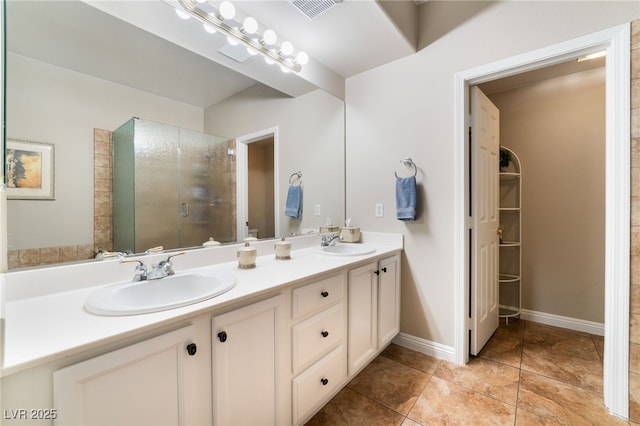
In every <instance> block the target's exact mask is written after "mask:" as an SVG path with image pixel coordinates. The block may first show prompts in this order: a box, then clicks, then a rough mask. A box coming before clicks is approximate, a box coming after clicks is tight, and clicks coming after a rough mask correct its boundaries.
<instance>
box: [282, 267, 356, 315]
mask: <svg viewBox="0 0 640 426" xmlns="http://www.w3.org/2000/svg"><path fill="white" fill-rule="evenodd" d="M343 288H344V276H343V275H335V276H333V277H329V278H325V279H323V280H321V281H317V282H315V283H312V284H307V285H305V286H303V287H298V288H296V289H294V290H293V296H292V309H291V314H292V315H293V318H294V319H295V318H298V317H301V316H304V315H307V314H309V313H311V312H314V311H317V310H318V309H321V308H323V307H325V306H329V305H331V304H332V303H334V302H336V301H338V300H340V299H342V294H343Z"/></svg>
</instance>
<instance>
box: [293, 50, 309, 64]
mask: <svg viewBox="0 0 640 426" xmlns="http://www.w3.org/2000/svg"><path fill="white" fill-rule="evenodd" d="M296 62H297V63H299V64H300V65H305V64H306V63H307V62H309V55H307V52H298V54H297V55H296Z"/></svg>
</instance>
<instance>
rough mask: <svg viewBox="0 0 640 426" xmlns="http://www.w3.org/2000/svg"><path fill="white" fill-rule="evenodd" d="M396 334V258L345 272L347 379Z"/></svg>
mask: <svg viewBox="0 0 640 426" xmlns="http://www.w3.org/2000/svg"><path fill="white" fill-rule="evenodd" d="M399 331H400V256H399V255H395V256H391V257H388V258H385V259H382V260H380V261H378V262H372V263H369V264H367V265H364V266H361V267H359V268H355V269H352V270H351V271H349V349H348V361H349V364H348V365H349V376H353V375H354V374H356V373H357V372H358V371H360V370H361V369H362V368H363V367H364V366H366V365H367V364H368V363H369V361H371V360H372V359H373V357H374V356H376V354H378V353H379V351H380V350H381V349H382V348H384V347H385V346H386V345H387V344H388V343H389V342H391V339H393V338H394V337H395V336H396V335H397V334H398V332H399Z"/></svg>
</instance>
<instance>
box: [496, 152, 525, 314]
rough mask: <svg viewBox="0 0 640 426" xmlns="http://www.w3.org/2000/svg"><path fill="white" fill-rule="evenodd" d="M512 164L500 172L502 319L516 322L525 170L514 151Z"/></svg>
mask: <svg viewBox="0 0 640 426" xmlns="http://www.w3.org/2000/svg"><path fill="white" fill-rule="evenodd" d="M500 149H501V150H505V151H507V152H509V153H510V154H511V161H510V163H509V165H508V166H507V167H505V168H501V169H500V173H499V176H500V207H499V210H500V244H499V245H500V262H499V275H498V282H499V291H500V317H501V318H506V321H507V323H508V322H509V318H515V317H518V316H519V315H520V311H521V307H522V212H521V206H522V166H521V163H520V158H518V156H517V155H516V153H515V152H513V151H512V150H511V149H509V148H506V147H504V146H501V147H500Z"/></svg>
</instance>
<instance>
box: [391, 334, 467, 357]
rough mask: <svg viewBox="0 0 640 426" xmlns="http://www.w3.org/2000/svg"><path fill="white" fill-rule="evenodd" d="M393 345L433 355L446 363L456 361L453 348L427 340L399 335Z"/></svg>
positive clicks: (408, 335) (394, 339)
mask: <svg viewBox="0 0 640 426" xmlns="http://www.w3.org/2000/svg"><path fill="white" fill-rule="evenodd" d="M393 343H395V344H396V345H399V346H404V347H405V348H409V349H413V350H414V351H418V352H420V353H423V354H427V355H431V356H434V357H436V358H439V359H444V360H446V361H451V362H456V361H455V350H454V348H453V347H452V346H446V345H443V344H441V343H436V342H432V341H430V340H427V339H422V338H420V337H416V336H412V335H410V334H407V333H399V334H398V335H397V336H396V337H394V338H393Z"/></svg>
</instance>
